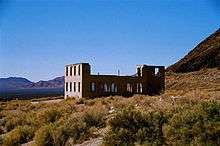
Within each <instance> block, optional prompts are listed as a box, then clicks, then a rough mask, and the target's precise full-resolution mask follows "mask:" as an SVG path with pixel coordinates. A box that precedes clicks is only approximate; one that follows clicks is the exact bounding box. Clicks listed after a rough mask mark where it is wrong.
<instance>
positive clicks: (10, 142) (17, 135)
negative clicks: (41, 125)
mask: <svg viewBox="0 0 220 146" xmlns="http://www.w3.org/2000/svg"><path fill="white" fill-rule="evenodd" d="M33 136H34V129H33V128H31V127H30V126H26V125H25V126H18V127H17V128H15V129H13V130H12V131H10V132H9V133H7V134H6V135H5V137H4V140H3V145H5V146H16V145H20V144H22V143H26V142H28V141H30V140H31V139H32V138H33Z"/></svg>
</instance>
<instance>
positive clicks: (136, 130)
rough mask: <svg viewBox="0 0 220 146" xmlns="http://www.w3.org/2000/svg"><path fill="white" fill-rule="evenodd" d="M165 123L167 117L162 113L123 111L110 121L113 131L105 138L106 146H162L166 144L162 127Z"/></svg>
mask: <svg viewBox="0 0 220 146" xmlns="http://www.w3.org/2000/svg"><path fill="white" fill-rule="evenodd" d="M165 122H166V117H165V116H164V114H163V113H161V112H149V113H146V112H143V111H139V110H136V109H132V108H128V109H125V110H122V111H120V112H119V113H118V114H116V116H115V117H114V118H112V119H111V120H110V121H109V125H110V127H111V130H110V132H109V133H108V134H107V135H106V137H105V138H104V141H105V145H134V144H135V143H139V144H143V143H151V144H156V145H161V144H163V143H164V138H163V132H162V126H163V124H164V123H165Z"/></svg>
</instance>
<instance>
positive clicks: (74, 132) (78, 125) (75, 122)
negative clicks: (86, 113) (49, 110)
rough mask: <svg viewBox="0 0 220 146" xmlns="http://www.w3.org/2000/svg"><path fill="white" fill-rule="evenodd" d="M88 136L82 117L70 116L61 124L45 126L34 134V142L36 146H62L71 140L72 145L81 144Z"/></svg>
mask: <svg viewBox="0 0 220 146" xmlns="http://www.w3.org/2000/svg"><path fill="white" fill-rule="evenodd" d="M89 136H90V133H89V129H88V128H87V126H86V123H85V122H83V120H82V117H79V116H75V115H72V116H70V117H69V118H68V119H66V120H65V121H62V124H61V125H60V123H57V124H52V123H50V124H49V125H45V126H43V127H41V128H40V129H39V130H38V131H37V132H36V134H35V137H34V140H35V144H36V146H50V145H55V146H62V145H65V143H66V142H67V141H68V140H69V139H71V140H72V144H75V143H79V142H82V141H83V140H85V139H86V138H88V137H89Z"/></svg>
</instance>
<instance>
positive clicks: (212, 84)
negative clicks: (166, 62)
mask: <svg viewBox="0 0 220 146" xmlns="http://www.w3.org/2000/svg"><path fill="white" fill-rule="evenodd" d="M193 90H199V91H205V92H215V93H217V94H218V95H219V96H220V71H219V70H218V69H216V68H213V69H202V70H200V71H195V72H189V73H173V72H167V73H166V92H173V91H175V92H179V91H182V92H184V93H187V92H191V91H193Z"/></svg>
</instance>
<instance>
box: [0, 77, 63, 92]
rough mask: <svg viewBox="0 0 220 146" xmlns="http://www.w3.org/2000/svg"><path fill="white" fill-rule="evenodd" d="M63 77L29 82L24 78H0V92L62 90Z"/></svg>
mask: <svg viewBox="0 0 220 146" xmlns="http://www.w3.org/2000/svg"><path fill="white" fill-rule="evenodd" d="M63 86H64V77H63V76H62V77H57V78H55V79H52V80H48V81H39V82H31V81H29V80H28V79H26V78H21V77H9V78H0V91H1V90H13V89H30V88H35V89H42V88H43V89H47V88H63Z"/></svg>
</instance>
